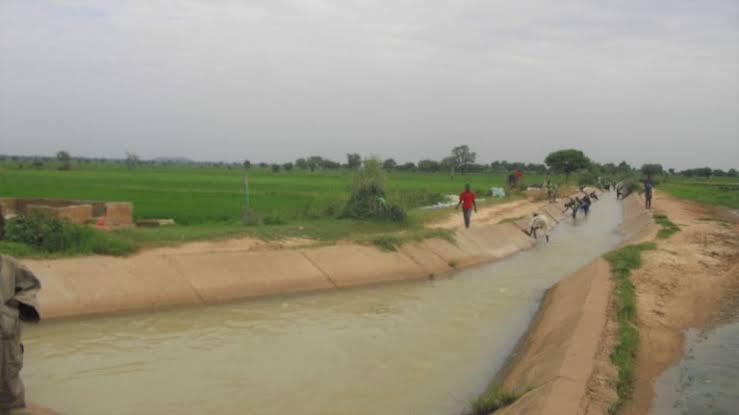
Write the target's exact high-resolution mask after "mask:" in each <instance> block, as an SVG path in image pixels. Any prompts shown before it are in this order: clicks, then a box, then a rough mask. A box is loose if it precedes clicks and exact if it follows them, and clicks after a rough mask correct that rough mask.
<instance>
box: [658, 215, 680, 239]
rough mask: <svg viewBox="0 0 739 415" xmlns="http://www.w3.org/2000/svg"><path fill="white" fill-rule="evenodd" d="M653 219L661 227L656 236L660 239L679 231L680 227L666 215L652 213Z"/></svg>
mask: <svg viewBox="0 0 739 415" xmlns="http://www.w3.org/2000/svg"><path fill="white" fill-rule="evenodd" d="M654 221H655V222H657V224H658V225H659V226H661V227H662V229H660V230H659V231H658V232H657V237H658V238H660V239H667V238H669V237H670V236H672V234H674V233H676V232H679V231H680V228H679V227H678V226H677V225H675V224H674V223H673V222H672V221H671V220H670V219H668V218H667V215H661V214H656V215H654Z"/></svg>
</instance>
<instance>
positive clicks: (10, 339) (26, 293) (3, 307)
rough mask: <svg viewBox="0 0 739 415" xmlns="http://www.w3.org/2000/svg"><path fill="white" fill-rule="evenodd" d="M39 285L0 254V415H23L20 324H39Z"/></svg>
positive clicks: (31, 276) (22, 267)
mask: <svg viewBox="0 0 739 415" xmlns="http://www.w3.org/2000/svg"><path fill="white" fill-rule="evenodd" d="M40 289H41V283H40V282H39V280H38V278H36V276H35V275H33V272H31V270H29V269H28V268H26V267H24V266H23V265H21V264H20V263H18V261H16V260H15V259H14V258H12V257H9V256H7V255H2V254H0V300H1V301H2V303H0V336H2V338H0V414H10V415H26V414H28V410H27V408H26V397H25V392H24V388H23V382H22V381H21V378H20V371H21V368H22V367H23V344H21V321H24V322H30V323H38V321H39V320H40V316H39V313H38V310H37V309H36V294H37V293H38V291H39V290H40Z"/></svg>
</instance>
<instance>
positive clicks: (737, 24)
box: [0, 0, 739, 168]
mask: <svg viewBox="0 0 739 415" xmlns="http://www.w3.org/2000/svg"><path fill="white" fill-rule="evenodd" d="M738 120H739V2H737V1H736V0H725V1H722V0H695V1H680V0H664V1H663V0H648V1H647V0H633V1H631V0H617V1H566V0H563V1H552V0H511V1H493V0H488V1H486V0H477V1H474V0H449V1H442V0H437V1H434V0H426V1H422V0H412V1H405V0H386V1H380V0H377V1H370V0H364V1H358V0H335V1H330V0H299V1H283V0H255V1H248V0H243V1H215V0H208V1H205V0H203V1H159V0H139V1H122V0H116V1H112V0H111V1H106V0H96V1H35V0H0V153H4V154H46V155H53V154H54V153H55V152H56V151H57V150H59V149H66V150H68V151H70V152H71V153H72V154H73V155H80V156H104V157H117V158H120V157H123V156H124V153H125V152H126V151H131V152H135V153H137V154H139V155H140V156H141V157H143V158H151V157H157V156H173V157H176V156H179V157H189V158H193V159H197V160H226V161H237V160H243V159H247V158H248V159H250V160H252V161H289V160H294V159H295V158H297V157H301V156H306V155H314V154H316V155H322V156H328V157H331V158H334V159H336V160H339V161H344V159H345V153H347V152H358V153H361V154H363V155H369V154H378V155H380V156H383V157H394V158H395V159H396V160H398V161H417V160H419V159H422V158H441V157H443V156H445V155H447V153H448V152H449V150H450V149H451V147H453V146H455V145H459V144H468V145H470V147H471V148H472V149H473V150H474V151H477V154H478V160H479V161H481V162H490V161H493V160H498V159H501V160H502V159H506V160H511V161H512V160H522V161H532V162H541V161H542V160H543V158H544V157H545V156H546V154H547V153H549V152H550V151H552V150H556V149H560V148H569V147H575V148H579V149H582V150H584V151H585V152H586V154H588V155H589V156H591V158H593V159H594V160H596V161H599V162H609V161H613V162H619V161H621V160H627V161H628V162H630V163H632V164H636V165H641V164H642V163H644V162H651V161H655V162H661V163H663V164H664V165H665V167H676V168H686V167H693V166H702V165H711V166H714V167H720V168H729V167H735V168H739V161H737V160H739V121H738Z"/></svg>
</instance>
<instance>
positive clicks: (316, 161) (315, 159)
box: [307, 156, 323, 172]
mask: <svg viewBox="0 0 739 415" xmlns="http://www.w3.org/2000/svg"><path fill="white" fill-rule="evenodd" d="M307 161H308V168H309V169H310V171H311V172H314V171H316V169H317V168H319V167H320V166H321V163H322V162H323V157H321V156H310V157H308V160H307Z"/></svg>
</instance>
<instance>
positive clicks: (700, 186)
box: [659, 178, 739, 209]
mask: <svg viewBox="0 0 739 415" xmlns="http://www.w3.org/2000/svg"><path fill="white" fill-rule="evenodd" d="M659 189H661V190H664V191H665V192H666V193H668V194H670V195H673V196H675V197H679V198H682V199H688V200H693V201H696V202H700V203H707V204H710V205H718V206H725V207H728V208H731V209H739V181H737V180H736V179H732V180H728V179H726V178H724V180H717V179H711V181H706V180H704V181H689V180H686V181H671V182H667V183H663V184H661V185H660V186H659Z"/></svg>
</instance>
